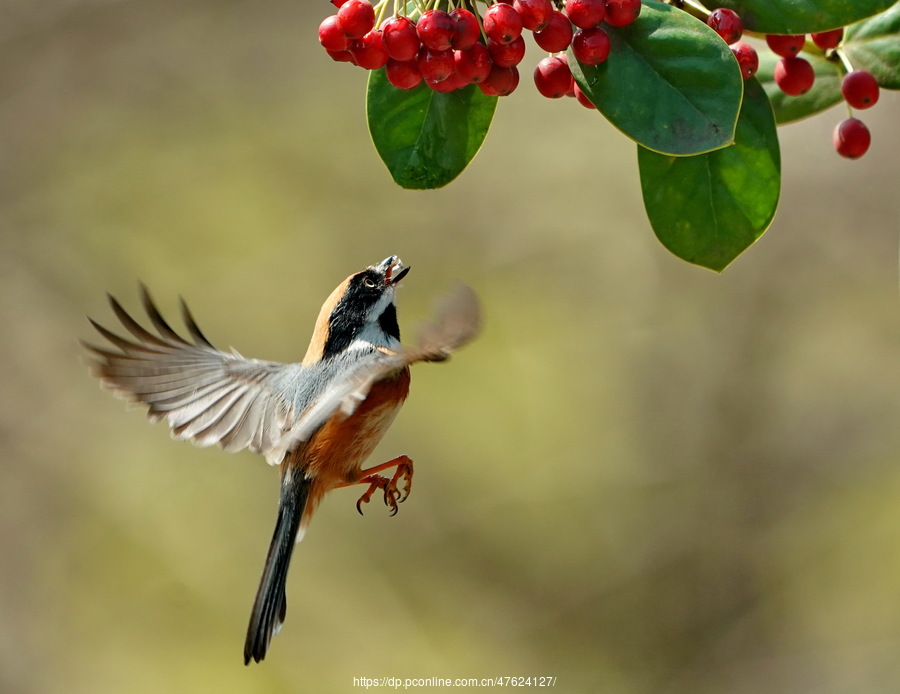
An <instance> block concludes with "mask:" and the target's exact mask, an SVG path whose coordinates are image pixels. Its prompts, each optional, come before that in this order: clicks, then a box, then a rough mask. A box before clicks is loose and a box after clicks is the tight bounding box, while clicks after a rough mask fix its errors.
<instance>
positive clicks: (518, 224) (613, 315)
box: [0, 0, 900, 694]
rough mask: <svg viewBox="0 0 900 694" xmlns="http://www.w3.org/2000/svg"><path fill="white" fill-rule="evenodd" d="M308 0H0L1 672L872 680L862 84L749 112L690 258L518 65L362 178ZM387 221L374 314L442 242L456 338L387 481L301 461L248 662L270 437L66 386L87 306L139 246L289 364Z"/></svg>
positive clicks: (412, 309)
mask: <svg viewBox="0 0 900 694" xmlns="http://www.w3.org/2000/svg"><path fill="white" fill-rule="evenodd" d="M329 8H330V5H328V3H326V2H324V0H321V1H320V2H316V3H313V2H301V1H299V0H264V1H261V2H260V1H257V2H249V1H243V2H240V1H233V2H227V3H223V2H214V1H212V0H159V1H157V2H153V3H142V2H134V1H129V0H41V2H33V0H4V1H3V2H0V297H2V299H0V324H2V326H3V327H2V340H0V379H2V397H0V447H2V448H0V451H2V452H0V455H2V460H0V474H2V483H0V522H2V525H0V690H2V691H3V692H9V693H16V694H19V693H21V694H32V693H35V694H37V693H40V694H43V693H46V692H65V693H66V694H81V693H84V694H87V693H91V694H93V693H96V692H124V691H127V692H131V693H141V692H153V693H157V692H163V691H165V692H213V691H214V692H221V693H223V694H224V693H228V692H267V693H273V692H300V691H316V692H345V691H351V690H353V677H362V676H368V677H380V676H396V677H400V678H406V677H434V676H439V677H482V676H497V675H549V676H555V677H556V678H557V685H556V689H557V690H558V691H563V692H601V691H602V692H612V693H619V692H621V693H623V694H631V693H635V694H640V693H645V692H646V693H651V692H652V693H653V694H661V693H662V694H681V693H687V692H694V693H705V692H709V693H714V692H734V693H737V694H741V693H745V692H746V693H748V694H749V693H757V692H764V691H765V692H776V691H778V692H816V693H819V694H821V693H829V692H854V693H856V692H868V693H873V692H876V693H877V692H896V691H900V590H898V585H900V388H898V386H900V298H898V230H900V202H898V195H897V180H898V179H897V161H898V157H900V146H898V139H897V133H898V130H897V122H898V121H897V114H898V112H900V109H898V107H900V100H898V98H897V95H895V94H887V93H885V94H883V96H882V102H881V103H879V104H878V106H877V107H876V108H875V109H874V110H873V111H871V112H870V113H867V114H866V115H865V119H866V120H867V122H868V123H869V125H870V127H871V130H872V132H873V137H874V146H873V148H872V151H870V152H869V154H868V155H867V156H866V157H865V158H864V159H862V160H859V161H855V162H847V161H844V160H841V159H840V158H839V157H837V156H836V155H835V154H834V153H833V151H832V146H831V130H832V128H833V126H834V124H835V123H836V122H837V121H838V120H839V119H840V118H842V117H843V116H842V114H841V113H840V111H839V110H834V111H831V112H829V113H828V114H827V115H824V116H819V117H817V118H815V119H812V120H809V121H806V122H803V123H801V124H796V125H792V126H789V127H787V128H784V129H783V130H782V131H781V132H782V137H783V149H782V157H783V161H784V186H783V195H782V200H783V204H782V206H781V210H780V212H779V215H778V217H777V218H776V221H775V223H774V225H773V226H772V228H771V229H770V230H769V232H768V233H767V234H766V235H765V236H764V237H763V238H762V240H761V241H760V242H759V243H757V244H756V246H755V247H753V248H752V249H750V250H749V251H748V252H747V253H746V255H745V256H744V257H742V258H740V259H739V260H738V261H737V262H736V263H734V265H733V266H732V267H730V268H729V269H728V270H727V271H726V272H725V273H724V274H722V275H715V274H713V273H710V272H707V271H705V270H701V269H699V268H695V267H691V266H689V265H687V264H685V263H682V262H680V261H678V260H677V259H675V258H674V257H672V256H670V255H669V254H668V253H667V252H666V251H665V250H664V249H663V248H662V247H661V246H660V245H659V243H658V242H657V241H656V239H655V237H654V236H653V234H652V231H651V230H650V228H649V226H648V224H647V222H646V219H645V217H644V214H643V211H642V205H641V199H640V190H639V186H638V181H637V172H636V165H635V154H634V148H633V145H632V144H630V143H629V142H628V141H627V140H625V138H623V137H621V136H620V135H619V134H618V133H616V132H615V131H614V129H613V128H612V127H611V126H609V125H608V124H606V123H605V121H603V120H602V119H601V118H599V117H598V116H596V114H593V113H591V112H588V111H587V110H585V109H583V108H581V107H579V106H578V105H577V104H576V103H575V102H574V101H571V100H567V101H565V102H557V101H549V100H546V99H543V98H541V97H540V96H538V95H537V93H536V91H535V90H534V89H533V88H532V87H531V85H530V80H529V79H528V72H529V68H527V67H526V68H525V69H523V74H524V75H525V79H523V84H522V87H521V88H520V89H519V91H518V92H517V93H516V94H515V95H514V96H513V97H511V98H509V99H508V100H505V101H502V102H501V103H500V105H499V108H498V112H497V116H496V119H495V121H494V124H493V126H492V130H491V132H490V134H489V136H488V138H487V142H486V144H485V146H484V148H483V149H482V151H481V152H480V154H479V155H478V157H477V158H476V159H475V161H474V163H473V164H472V165H471V167H470V169H469V170H468V171H466V172H465V173H464V174H463V176H462V177H461V178H460V179H459V180H458V181H456V182H454V183H453V184H451V185H450V186H448V187H447V188H446V189H444V190H439V191H434V192H408V191H403V190H400V189H399V188H397V187H395V186H394V185H393V184H392V183H391V181H390V179H389V177H388V175H387V173H386V171H385V170H384V168H383V166H382V164H381V163H380V161H379V160H378V158H377V156H376V154H375V152H374V149H373V148H372V146H371V144H370V142H369V140H368V136H367V132H366V128H365V123H364V96H365V74H364V73H363V72H362V71H360V70H357V69H354V68H352V67H350V66H348V65H344V64H340V65H339V64H335V63H332V62H331V61H330V60H329V59H328V57H327V56H326V55H325V54H324V52H323V51H321V49H320V48H319V46H318V44H317V41H316V35H315V28H316V26H317V25H318V23H319V21H320V20H321V19H322V18H323V17H324V16H326V15H327V14H328V13H329ZM530 50H531V49H530ZM531 53H532V54H534V53H536V52H535V51H534V50H531ZM536 59H537V58H536V57H535V55H531V56H530V58H529V59H528V60H530V61H531V63H527V62H526V65H529V64H533V62H534V61H536ZM391 253H398V254H400V255H401V256H402V258H403V259H404V260H405V261H406V262H408V263H409V264H411V265H412V266H413V271H412V273H411V274H410V275H409V278H408V279H407V280H406V281H405V287H404V289H403V291H402V293H401V297H400V311H401V323H402V325H403V326H404V328H405V330H406V333H407V334H408V335H409V334H413V333H414V330H415V326H416V325H417V323H421V322H422V321H424V320H425V319H426V318H427V316H428V315H429V311H430V307H431V305H432V303H433V300H434V298H435V296H436V295H439V294H440V293H441V292H442V291H444V290H446V289H447V287H449V286H450V285H451V284H452V283H453V282H454V281H456V280H463V281H466V282H468V283H470V284H472V285H473V286H475V287H476V288H477V290H478V292H479V293H480V295H481V297H482V299H483V302H484V309H485V314H486V327H485V330H484V333H483V336H482V337H481V339H480V340H479V341H477V342H476V343H475V344H473V345H472V346H471V347H470V348H468V349H467V350H465V351H464V352H462V353H460V354H459V355H458V357H456V358H454V359H453V360H452V361H451V362H450V363H449V364H447V365H424V366H420V367H417V368H416V370H415V373H414V382H413V390H412V394H411V397H410V399H409V401H408V403H407V406H406V407H405V409H404V410H403V412H402V413H401V415H400V417H399V418H398V420H397V422H396V423H395V425H394V427H393V428H392V430H391V431H390V432H389V434H388V435H387V437H386V439H385V440H384V442H383V444H382V445H381V446H380V448H379V449H378V452H377V453H376V455H375V457H374V458H373V462H378V461H380V460H382V459H387V458H388V457H391V456H394V455H397V454H399V453H401V452H405V453H408V454H409V455H411V456H412V457H413V458H414V459H415V460H416V464H417V468H416V469H417V474H416V480H415V483H416V484H415V488H414V489H413V493H412V495H411V497H410V499H409V500H408V501H407V503H406V504H404V505H403V506H402V507H401V510H400V513H399V514H398V515H397V516H396V517H394V518H388V517H387V513H386V510H385V509H383V508H381V507H380V506H379V505H378V504H375V503H373V504H371V505H370V506H369V508H368V509H367V513H366V516H365V517H364V518H360V517H359V516H358V515H357V513H356V511H355V510H354V502H355V500H356V498H357V491H358V490H345V491H339V492H335V493H334V494H332V495H331V496H330V497H329V498H328V500H327V501H326V503H325V504H324V506H323V507H322V508H321V510H320V512H319V513H318V515H317V517H316V518H315V520H314V521H313V524H312V526H311V528H310V532H309V533H308V535H307V538H306V539H305V540H304V542H303V544H302V545H301V546H300V548H299V550H298V552H297V553H296V554H295V560H294V565H293V567H292V572H291V575H290V579H289V584H288V595H289V606H290V608H289V613H288V620H287V623H286V626H285V629H284V631H283V632H282V633H281V634H280V635H279V636H278V637H277V638H276V639H275V640H274V642H273V647H272V650H271V652H270V654H269V657H268V659H267V660H266V661H265V663H264V664H263V665H261V666H254V667H250V668H245V667H244V665H243V663H242V658H241V651H242V645H243V637H244V632H245V628H246V620H247V618H248V615H249V610H250V606H251V603H252V599H253V595H254V592H255V590H256V586H257V582H258V578H259V573H260V571H261V568H262V563H263V559H264V556H265V553H266V549H267V545H268V542H269V539H270V536H271V531H272V526H273V524H274V518H275V505H276V499H277V488H278V483H277V474H276V472H275V471H274V470H273V469H271V468H269V467H268V466H266V465H265V463H264V462H263V461H262V459H261V458H259V457H257V456H254V455H252V454H250V453H246V452H244V453H241V454H237V455H233V456H228V455H225V454H223V453H222V452H221V451H219V450H218V449H202V450H201V449H196V448H193V447H191V446H189V445H187V444H184V443H175V442H172V441H171V440H170V439H169V436H168V432H167V431H166V429H165V427H164V426H162V425H158V426H155V427H151V426H148V425H147V424H146V423H145V421H144V418H143V416H142V415H141V413H140V412H138V411H130V412H129V411H126V410H125V408H124V406H123V404H122V403H121V402H119V401H116V400H113V399H112V398H111V397H110V396H109V394H108V393H105V392H102V391H101V390H100V389H99V388H98V385H97V383H96V382H95V381H94V380H93V379H91V378H90V377H89V376H88V374H87V369H86V368H85V365H84V362H83V360H82V357H81V356H80V351H79V348H78V346H77V343H76V340H77V338H92V331H91V329H90V327H89V325H88V323H87V321H86V320H85V318H84V316H85V314H89V315H91V316H93V317H95V318H98V319H100V320H101V322H103V321H105V322H107V323H112V322H113V320H112V316H111V312H110V310H109V308H108V306H107V305H106V302H105V297H104V292H105V291H107V290H108V291H110V292H112V293H114V294H115V295H117V296H118V297H119V298H120V299H121V300H122V301H123V302H124V304H125V305H126V306H127V307H129V308H131V309H135V310H137V309H138V308H139V304H138V301H137V292H136V289H137V283H138V281H139V280H140V281H144V282H146V283H147V284H148V285H149V286H150V287H151V288H152V289H153V290H154V292H155V295H156V298H157V300H158V301H159V303H160V304H161V306H162V307H163V308H164V310H165V312H167V313H172V314H173V320H177V316H176V315H174V314H175V313H176V312H177V297H178V295H179V294H181V295H183V296H185V297H186V298H187V299H188V300H189V301H190V303H191V306H192V307H193V310H194V313H195V315H196V316H197V317H198V321H199V322H200V324H201V326H202V327H203V328H204V330H205V332H206V333H207V335H208V336H209V337H210V339H211V340H212V341H213V342H214V343H215V344H217V345H219V346H220V347H222V348H227V347H229V346H234V347H235V348H237V349H239V350H240V351H241V352H242V353H244V354H246V355H249V356H255V357H258V358H265V359H275V360H296V359H298V358H300V357H301V356H302V354H303V352H304V351H305V348H306V341H307V339H308V337H309V333H310V330H311V327H312V323H313V321H314V319H315V316H316V314H317V311H318V308H319V305H320V304H321V302H322V301H323V299H324V298H325V296H326V295H327V294H328V293H329V292H330V291H331V289H332V287H333V286H334V285H336V284H337V282H338V281H340V280H341V279H343V278H344V277H345V276H346V275H348V274H350V273H351V272H353V271H356V270H358V269H360V268H362V267H364V266H366V265H368V264H370V263H372V262H375V261H379V260H381V259H382V258H384V257H385V256H387V255H389V254H391Z"/></svg>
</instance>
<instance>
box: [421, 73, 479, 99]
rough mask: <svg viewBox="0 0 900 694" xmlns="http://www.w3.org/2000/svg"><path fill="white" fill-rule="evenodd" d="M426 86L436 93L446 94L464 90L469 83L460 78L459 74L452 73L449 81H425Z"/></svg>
mask: <svg viewBox="0 0 900 694" xmlns="http://www.w3.org/2000/svg"><path fill="white" fill-rule="evenodd" d="M425 84H427V85H428V86H429V88H431V89H433V90H434V91H436V92H442V93H445V94H446V93H447V92H455V91H456V90H457V89H462V88H463V87H466V86H468V85H469V83H468V82H467V81H466V80H465V79H464V78H462V77H460V75H459V73H457V72H452V73H450V75H449V76H448V77H447V79H443V80H441V81H440V82H429V81H428V80H425Z"/></svg>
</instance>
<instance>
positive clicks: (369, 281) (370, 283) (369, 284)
mask: <svg viewBox="0 0 900 694" xmlns="http://www.w3.org/2000/svg"><path fill="white" fill-rule="evenodd" d="M363 284H364V285H366V286H367V287H368V288H369V289H372V288H373V287H374V286H375V280H373V279H369V278H368V277H366V279H364V280H363Z"/></svg>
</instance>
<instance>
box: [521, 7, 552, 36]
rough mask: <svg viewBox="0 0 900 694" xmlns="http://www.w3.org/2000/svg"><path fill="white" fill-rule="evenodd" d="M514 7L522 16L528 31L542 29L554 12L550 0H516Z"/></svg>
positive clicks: (523, 24)
mask: <svg viewBox="0 0 900 694" xmlns="http://www.w3.org/2000/svg"><path fill="white" fill-rule="evenodd" d="M513 7H514V8H515V10H516V12H518V13H519V16H520V17H521V18H522V27H523V28H524V29H528V31H540V30H541V29H543V28H544V27H545V26H547V22H549V21H550V13H551V12H553V3H552V2H550V0H514V2H513Z"/></svg>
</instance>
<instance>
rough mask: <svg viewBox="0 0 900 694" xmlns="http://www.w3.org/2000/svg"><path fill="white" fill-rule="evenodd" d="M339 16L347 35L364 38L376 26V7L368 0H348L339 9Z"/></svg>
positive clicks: (353, 37) (352, 37)
mask: <svg viewBox="0 0 900 694" xmlns="http://www.w3.org/2000/svg"><path fill="white" fill-rule="evenodd" d="M337 18H338V22H339V23H340V25H341V29H343V30H344V33H345V34H346V35H347V36H349V37H350V38H351V39H358V38H362V37H363V36H364V35H366V34H368V33H369V32H370V31H372V29H373V28H374V27H375V8H374V7H372V5H371V4H370V3H368V2H366V0H347V2H345V3H344V4H343V5H341V7H340V9H339V10H338V11H337Z"/></svg>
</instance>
